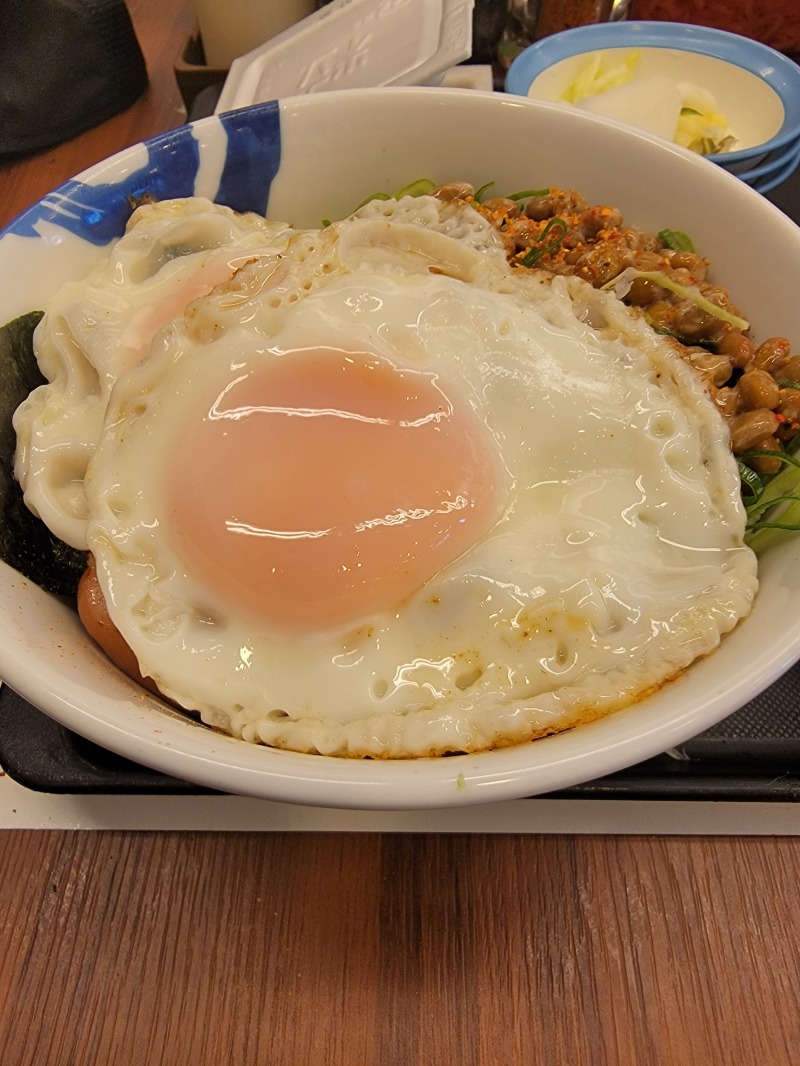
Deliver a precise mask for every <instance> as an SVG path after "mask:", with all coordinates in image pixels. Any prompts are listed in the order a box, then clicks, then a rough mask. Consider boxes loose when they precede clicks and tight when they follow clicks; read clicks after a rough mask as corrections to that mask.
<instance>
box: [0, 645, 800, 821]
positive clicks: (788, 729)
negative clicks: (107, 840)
mask: <svg viewBox="0 0 800 1066" xmlns="http://www.w3.org/2000/svg"><path fill="white" fill-rule="evenodd" d="M0 765H2V766H3V768H4V769H5V771H6V773H7V774H8V775H9V776H10V777H12V778H13V779H14V780H15V781H18V782H19V783H20V784H22V785H25V786H27V787H28V788H30V789H34V790H35V791H39V792H68V793H86V792H97V793H155V794H165V795H201V794H207V793H209V792H210V790H209V789H205V788H202V787H199V786H197V785H192V784H189V783H187V782H185V781H179V780H177V779H176V778H173V777H168V776H167V775H165V774H161V773H159V772H157V771H155V770H150V769H148V768H146V767H143V766H139V765H137V764H136V763H132V762H129V761H128V760H127V759H123V758H121V757H120V756H118V755H114V754H112V753H111V752H109V751H106V750H105V749H104V748H100V747H98V746H97V745H96V744H93V743H91V742H90V741H88V740H85V739H84V738H83V737H80V736H77V735H76V734H75V733H72V732H71V731H70V730H68V729H65V728H64V727H63V726H61V725H59V724H58V723H57V722H55V721H54V720H53V719H51V718H48V717H47V715H44V714H42V712H41V711H37V710H36V709H35V708H34V707H32V706H31V705H30V704H29V703H27V702H26V701H25V700H23V699H22V698H21V697H20V696H18V695H17V694H16V693H15V692H13V691H12V690H11V689H10V688H8V686H7V685H5V686H3V688H2V689H0ZM556 796H558V797H571V798H577V799H600V798H602V799H716V800H782V801H788V800H800V664H799V665H797V666H795V667H793V668H792V669H791V670H790V671H789V672H788V673H787V674H786V675H785V676H784V677H782V678H781V679H780V681H778V682H777V683H776V684H775V685H773V686H772V687H771V688H769V689H767V691H766V692H763V693H762V694H761V695H760V696H759V697H757V698H756V699H755V700H753V701H752V702H751V703H748V704H747V705H746V706H745V707H743V708H742V709H741V710H740V711H737V712H736V713H735V714H733V715H731V716H730V717H729V718H727V719H725V721H723V722H721V723H720V724H719V725H717V726H714V727H713V728H712V729H709V730H707V731H706V732H705V733H702V734H701V735H700V736H698V737H695V738H694V739H693V740H691V741H689V742H688V743H686V744H683V745H681V747H680V748H676V749H674V750H672V751H670V752H667V753H665V754H663V755H659V756H657V757H656V758H654V759H648V760H647V761H646V762H643V763H640V764H639V765H638V766H634V767H632V768H630V769H628V770H624V771H620V772H619V773H615V774H611V775H609V776H608V777H603V778H600V779H598V780H596V781H591V782H588V783H586V784H582V785H575V786H573V787H572V788H568V789H564V790H561V791H559V792H551V793H549V797H550V798H553V797H556Z"/></svg>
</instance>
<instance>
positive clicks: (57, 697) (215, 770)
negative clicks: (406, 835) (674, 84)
mask: <svg viewBox="0 0 800 1066" xmlns="http://www.w3.org/2000/svg"><path fill="white" fill-rule="evenodd" d="M433 94H435V95H433ZM378 95H381V96H386V97H396V98H400V97H408V98H416V100H417V105H416V110H415V112H414V113H415V114H419V113H422V112H421V106H422V107H424V109H425V111H424V113H427V109H428V108H429V107H430V105H431V102H432V101H434V100H435V101H437V104H439V106H440V110H441V108H442V107H443V106H444V104H445V101H446V99H447V98H451V99H456V98H457V99H459V100H460V101H462V103H465V102H467V101H468V103H466V106H467V107H470V108H471V107H473V106H478V107H479V108H485V107H487V106H491V107H492V108H498V109H499V108H507V109H509V110H513V111H518V110H530V111H531V112H534V111H539V112H541V113H542V114H549V115H550V116H554V115H559V116H563V115H565V111H564V109H563V108H561V107H560V106H559V105H556V104H551V103H546V102H540V101H534V100H528V99H524V100H523V99H519V98H516V97H513V96H511V97H506V96H504V94H500V93H485V92H476V91H474V90H459V89H439V88H437V89H431V88H409V87H402V88H381V89H367V90H342V91H341V92H340V93H333V92H331V93H326V94H320V96H316V97H313V96H304V97H293V98H287V99H286V100H283V101H277V102H276V103H277V105H278V106H279V107H280V108H281V109H283V110H285V111H286V112H288V113H290V114H292V115H293V114H295V113H297V112H298V111H306V110H308V109H309V108H311V109H317V108H319V109H320V110H321V111H323V113H324V114H326V115H328V116H330V115H331V114H333V113H334V112H335V110H336V107H337V101H339V102H340V101H342V100H345V99H347V100H348V101H349V100H358V99H359V98H365V97H367V98H371V97H376V96H378ZM473 101H474V102H475V105H473ZM489 101H491V103H489ZM420 105H421V106H420ZM271 106H273V105H271V104H258V105H253V106H251V107H248V108H244V109H241V110H240V111H236V112H231V113H229V116H228V121H230V122H232V123H234V124H236V123H242V124H244V125H247V124H248V122H249V119H250V118H251V117H252V116H254V115H255V114H256V113H266V112H267V111H268V110H269V109H270V107H271ZM224 121H225V116H209V117H207V118H203V119H200V120H198V121H197V122H196V123H192V124H191V126H190V129H193V130H195V131H198V132H203V133H204V134H205V133H208V132H209V131H212V130H214V129H216V128H217V127H219V126H221V125H222V123H223V122H224ZM567 122H568V124H570V125H573V126H574V127H575V128H576V130H577V129H579V128H580V127H582V126H583V127H589V126H591V127H593V128H594V129H595V130H597V131H599V130H600V128H601V127H602V132H603V136H604V137H605V135H606V131H607V130H608V129H609V126H612V127H614V128H615V129H616V130H617V131H618V132H617V134H615V136H621V135H624V137H625V139H626V140H630V141H631V142H639V143H640V144H641V145H642V146H643V150H646V151H647V152H650V153H652V154H653V155H661V156H663V157H664V158H665V159H666V158H667V157H669V156H675V157H680V158H681V159H683V160H684V161H685V165H686V166H687V167H688V168H690V169H694V170H696V171H698V172H700V171H702V172H703V173H704V174H706V175H707V177H708V178H709V179H710V180H711V181H712V182H713V183H714V184H715V185H718V186H719V187H720V188H722V187H725V188H727V189H728V190H729V194H730V195H732V196H734V197H735V198H740V197H752V200H751V202H752V203H753V205H754V208H755V210H756V212H757V213H758V215H759V217H761V218H762V220H763V221H764V222H765V223H770V220H771V219H773V220H777V219H778V217H779V216H780V217H782V216H781V213H780V212H779V210H778V209H777V208H776V207H774V206H773V205H772V204H770V203H769V202H768V201H766V200H761V199H760V198H759V197H758V196H756V195H755V194H754V193H752V192H751V191H749V190H748V189H747V188H746V187H745V186H744V184H743V183H741V182H739V181H738V180H737V179H736V178H735V177H734V176H733V175H730V174H722V173H720V168H715V167H709V166H707V164H706V163H705V162H704V161H703V160H702V159H701V158H700V157H698V156H696V155H694V154H693V153H690V152H688V151H687V150H685V149H682V148H679V147H678V146H674V145H671V144H670V143H669V142H667V141H663V140H659V139H656V138H652V137H649V136H647V135H646V134H644V133H641V132H640V131H638V130H636V129H634V128H632V127H630V126H625V125H624V124H622V123H613V122H611V123H610V122H609V121H606V120H602V119H599V118H598V117H597V116H594V115H590V114H585V113H582V112H579V111H577V110H575V111H572V112H570V114H569V117H568V119H567ZM182 129H183V130H184V131H185V129H186V127H183V128H182ZM176 132H179V131H169V132H168V133H166V134H161V135H159V136H157V137H155V138H151V139H149V140H148V141H145V142H138V143H137V144H134V145H131V146H129V147H127V148H123V149H122V150H120V151H119V152H117V153H115V154H114V155H112V156H110V157H108V158H107V159H105V160H102V161H100V162H98V163H96V164H94V165H92V166H90V167H88V168H86V169H85V170H84V171H82V172H81V173H80V174H79V175H77V176H76V178H73V179H70V181H71V182H74V181H76V180H81V179H83V178H85V177H95V176H98V175H103V174H108V175H110V176H111V177H112V178H113V176H114V174H115V173H117V172H118V173H119V174H120V175H122V174H123V173H127V169H126V168H128V165H129V163H130V160H131V158H132V157H133V156H134V155H135V153H137V152H138V151H139V150H140V149H141V147H142V145H143V144H144V145H150V146H152V147H158V148H160V149H161V150H163V151H165V152H169V151H170V150H171V148H172V146H173V140H174V138H175V136H176ZM183 135H185V134H183ZM203 143H204V144H208V143H210V142H209V139H208V138H204V139H203ZM66 184H67V185H69V184H70V183H69V182H68V183H66ZM62 188H64V185H63V184H62V185H61V186H59V189H62ZM56 192H58V189H56V190H53V193H56ZM53 193H50V194H48V195H47V196H46V197H44V198H43V199H44V200H47V199H48V198H49V197H51V196H52V195H53ZM39 202H40V203H41V202H42V201H39ZM29 210H32V209H29ZM25 214H26V213H25V212H23V215H22V216H19V217H21V218H24V216H25ZM787 224H788V223H787ZM772 225H773V224H772V223H770V225H769V226H767V227H766V228H770V229H771V228H772ZM783 225H784V223H781V226H783ZM11 226H12V227H13V223H12V224H11ZM7 232H8V230H4V231H3V234H0V236H3V235H4V234H5V233H7ZM797 240H799V241H800V238H798V239H797ZM795 243H796V242H795ZM797 252H798V255H800V244H798V249H797ZM782 547H783V546H780V548H782ZM786 547H788V548H790V549H791V550H790V552H789V556H788V557H787V558H786V563H785V564H784V556H785V553H784V552H782V551H781V550H780V548H779V552H778V558H777V560H776V573H777V574H778V577H777V580H783V577H782V575H783V573H784V572H786V573H787V574H789V575H791V574H793V573H795V572H797V573H800V570H799V569H798V568H797V567H796V566H794V565H790V564H793V563H794V557H795V555H797V547H796V545H795V547H794V548H792V546H791V545H786ZM8 569H9V568H7V567H5V566H3V567H0V571H1V573H0V578H2V576H3V574H5V571H6V570H8ZM778 572H779V573H778ZM10 573H11V576H12V577H14V578H15V580H16V583H17V585H20V584H22V585H27V584H28V583H27V582H26V581H24V580H23V579H21V578H20V575H19V574H16V572H15V571H10ZM796 583H797V584H800V577H799V578H797V582H796ZM12 584H13V583H12ZM6 585H7V582H5V580H4V579H3V580H0V661H1V662H2V671H1V672H2V675H3V677H4V679H5V681H6V682H7V683H8V684H9V685H10V687H11V688H12V689H15V690H16V691H19V692H21V694H22V695H23V696H25V698H28V699H31V700H32V701H34V702H36V705H37V706H40V707H41V708H42V709H43V710H44V711H46V713H48V714H50V715H51V716H52V717H53V718H55V719H56V720H57V721H59V722H61V723H62V724H63V725H65V726H66V727H67V728H70V729H73V730H74V731H75V732H77V733H80V734H81V735H83V736H86V737H88V738H89V739H91V740H94V741H95V742H96V743H99V744H101V745H102V746H104V747H107V748H109V749H110V750H112V751H116V752H118V753H119V754H121V755H124V756H127V757H129V758H134V759H138V760H139V761H141V762H142V763H143V764H145V765H149V766H151V767H154V768H156V769H159V770H162V771H164V772H166V773H172V774H177V775H179V776H184V774H185V775H186V776H187V777H188V779H190V780H194V781H195V782H201V783H203V784H208V785H210V786H211V787H214V788H218V789H222V790H223V791H231V788H230V784H229V783H226V781H225V773H226V772H230V771H231V770H232V769H234V770H235V772H236V774H237V788H236V791H237V792H239V793H240V794H243V795H256V796H260V797H262V798H268V799H275V800H284V801H288V802H296V803H301V804H306V805H309V804H311V805H317V806H335V807H342V806H344V807H350V808H361V809H383V810H387V809H389V810H401V809H403V810H408V809H420V808H430V807H446V806H456V805H458V806H461V805H468V804H474V803H482V802H488V801H497V800H502V799H514V798H519V797H522V796H531V795H537V794H541V793H543V792H548V791H552V790H553V789H556V788H559V787H562V786H563V785H564V783H565V782H564V780H563V776H562V775H563V773H564V771H565V770H567V771H568V774H569V778H570V783H577V782H578V781H582V780H588V779H595V778H597V777H599V776H602V775H603V774H605V773H609V772H613V771H614V770H617V769H620V768H621V767H622V766H625V765H631V764H633V763H634V762H637V761H641V759H642V758H647V757H649V756H651V755H655V754H659V753H660V752H661V751H663V750H664V749H665V748H670V747H673V746H675V745H677V744H680V743H682V742H684V741H685V740H687V739H689V738H690V737H691V736H694V735H696V734H697V733H698V732H699V731H700V730H702V729H704V728H709V727H710V726H711V725H712V724H714V722H716V721H719V720H720V719H722V718H723V717H725V716H726V715H728V714H730V713H732V712H733V711H734V710H736V709H737V708H738V707H740V706H742V704H743V703H744V702H746V701H747V700H748V699H750V698H753V697H754V696H755V695H757V694H758V693H759V692H760V691H762V690H763V689H764V688H766V687H767V686H768V685H769V684H771V683H772V682H774V681H775V680H777V679H778V677H780V676H781V674H782V673H784V672H785V671H786V670H787V669H788V668H789V667H790V666H791V665H792V663H793V662H794V661H795V660H796V659H797V658H798V656H800V617H798V618H795V619H790V621H789V623H788V624H787V625H786V626H785V628H784V629H783V630H782V632H781V633H780V634H779V636H778V637H777V639H776V640H774V641H773V642H772V644H771V646H770V654H769V656H768V657H767V661H761V662H758V663H756V664H755V665H754V664H753V663H751V662H750V661H749V660H745V661H739V660H740V659H741V656H740V657H739V659H737V658H736V657H735V656H734V655H733V653H732V652H730V653H728V654H727V655H725V656H723V660H719V659H718V656H719V655H720V653H721V652H724V648H722V649H718V650H717V652H715V653H714V655H712V656H710V657H709V658H708V660H707V661H706V662H705V663H703V662H700V663H697V664H694V667H693V671H690V672H689V676H690V677H691V676H694V675H695V674H697V672H698V669H699V670H701V671H703V676H704V677H708V663H711V664H716V663H717V662H719V663H720V668H719V669H717V668H716V666H715V665H712V667H711V673H712V675H713V676H714V677H715V678H716V680H715V681H714V682H713V683H712V684H708V683H707V681H706V682H704V684H703V686H701V687H702V699H698V698H697V694H696V693H694V692H693V688H694V685H693V684H692V683H691V681H690V682H689V685H688V692H687V689H686V686H685V685H684V684H683V682H684V679H683V678H681V679H679V680H677V681H676V682H675V683H674V684H673V685H671V686H665V688H664V693H665V694H666V697H667V698H666V704H665V705H662V702H659V703H658V704H657V705H655V706H654V703H653V701H654V700H658V699H659V696H660V695H661V693H659V694H656V696H655V697H651V698H650V699H649V700H648V701H646V705H647V717H646V719H645V721H644V723H642V724H640V725H639V726H638V727H637V728H635V729H634V730H632V731H631V730H630V729H629V726H628V725H627V723H628V722H629V720H630V718H631V716H636V715H638V714H639V713H641V708H642V706H643V705H644V704H635V705H633V706H632V707H630V708H626V709H625V710H622V711H618V712H616V713H615V714H613V715H609V716H607V717H605V718H602V719H600V720H599V721H598V722H594V723H588V724H586V725H585V726H582V727H581V729H580V730H573V731H571V733H562V734H559V735H558V736H557V737H554V738H543V739H542V740H539V741H536V742H535V745H536V747H537V749H538V750H542V751H547V750H549V749H551V748H552V747H556V750H557V752H558V755H557V756H555V757H552V758H550V759H548V760H547V761H546V762H545V764H544V765H542V764H541V763H539V762H538V761H537V760H536V759H535V758H534V760H533V761H529V759H528V758H526V757H525V752H526V750H527V749H529V747H530V745H527V744H521V745H517V746H515V747H513V748H508V749H497V750H495V751H491V752H486V753H481V754H476V755H458V756H453V757H451V758H447V759H439V760H435V761H433V760H424V759H420V760H410V761H409V760H390V761H388V762H387V761H383V760H376V761H374V762H371V761H367V762H360V761H355V760H348V759H342V758H338V757H335V758H329V757H326V756H319V755H301V754H298V753H294V752H283V751H275V750H273V749H267V748H264V747H262V746H260V745H248V744H246V743H245V742H242V741H238V740H235V739H234V738H229V737H220V736H219V735H218V734H216V733H215V732H214V731H213V730H209V729H208V727H206V726H202V727H199V728H192V724H191V723H188V724H187V723H186V722H185V721H184V720H181V725H180V729H181V735H180V744H181V747H180V750H179V752H178V754H179V755H180V763H179V766H178V767H177V768H176V765H175V754H176V749H175V746H174V745H173V741H174V739H175V736H176V734H175V733H174V731H173V730H172V728H171V727H174V725H175V723H171V722H170V719H169V717H168V716H163V715H162V714H161V713H157V712H156V711H155V710H152V711H149V712H147V711H146V708H144V707H143V705H142V692H141V690H139V689H138V688H136V686H134V684H133V682H130V683H128V682H127V681H124V680H122V679H121V680H120V685H121V686H122V687H121V688H120V687H119V686H117V687H116V688H115V693H117V695H115V696H114V700H113V702H114V708H113V710H111V709H109V710H108V711H107V710H106V709H105V705H106V704H107V703H109V702H111V699H110V697H107V694H105V693H104V700H103V705H102V706H101V709H100V710H98V709H97V708H96V707H92V708H90V709H87V708H86V706H85V703H83V702H82V699H83V690H84V688H85V686H83V685H82V684H81V682H80V680H77V681H76V679H75V677H74V676H72V677H70V676H65V674H64V668H63V663H62V662H59V663H58V664H57V668H53V666H52V664H47V663H42V664H41V669H40V670H39V671H37V672H35V673H33V674H32V671H31V656H32V651H31V645H30V644H28V645H27V646H25V647H24V648H23V647H22V645H21V643H20V641H21V637H20V636H19V633H18V630H19V626H20V623H19V621H18V619H17V617H16V614H15V612H14V611H13V610H12V609H9V610H2V604H3V601H4V599H8V600H9V601H10V602H11V603H13V596H14V590H13V589H11V590H10V591H9V589H8V588H7V587H6ZM33 594H34V595H38V594H39V593H36V592H34V593H33ZM41 596H46V594H45V593H41ZM756 603H758V598H757V600H756ZM37 639H38V640H39V643H41V639H42V638H41V636H39V637H38V638H37ZM47 639H52V638H47ZM87 639H88V638H87ZM36 646H37V645H33V647H36ZM96 654H97V656H101V653H100V652H99V651H97V653H96ZM723 661H724V663H725V667H726V668H727V669H726V670H725V671H723V668H722V662H723ZM102 662H103V664H104V669H107V668H108V667H107V662H106V661H105V660H104V659H103V660H102ZM695 668H696V669H695ZM723 672H724V674H725V676H724V678H723V677H720V676H718V675H720V674H721V673H723ZM126 686H127V687H126ZM681 694H686V695H689V696H690V698H689V699H688V701H687V700H683V699H682V696H681ZM43 697H44V698H43ZM676 702H677V707H676V706H675V704H676ZM76 712H77V714H78V715H79V716H80V721H79V722H76ZM666 712H668V713H666ZM128 715H132V716H133V718H134V719H135V720H136V722H137V725H136V727H135V728H133V727H131V726H130V718H129V717H128ZM162 719H163V720H162ZM211 737H216V738H217V741H218V750H217V753H215V754H214V755H211V754H210V753H209V749H210V747H211V746H212V745H211V744H210V743H209V741H210V738H211ZM568 737H571V740H568V741H567V742H566V743H565V742H564V738H568ZM231 745H235V746H236V749H237V755H236V756H233V757H232V758H230V759H228V758H227V755H226V754H223V755H222V756H220V754H219V751H223V752H224V753H227V752H228V751H232V749H231ZM240 754H241V758H239V755H240ZM256 762H258V763H259V765H258V766H257V765H256ZM431 762H434V765H433V766H431V765H430V764H431ZM322 765H327V767H328V768H329V769H333V770H334V773H331V774H329V776H328V777H325V778H323V779H322V780H320V778H319V773H318V771H319V767H320V766H322ZM409 767H410V768H411V769H410V770H409ZM425 767H427V769H423V768H425ZM190 771H191V772H190ZM462 775H465V776H466V778H467V781H466V786H465V785H464V783H463V776H462ZM460 778H461V779H462V781H461V783H459V779H460ZM265 779H269V780H268V787H267V786H265ZM398 781H400V782H402V785H403V797H402V799H398V796H397V794H396V786H397V783H398Z"/></svg>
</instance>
